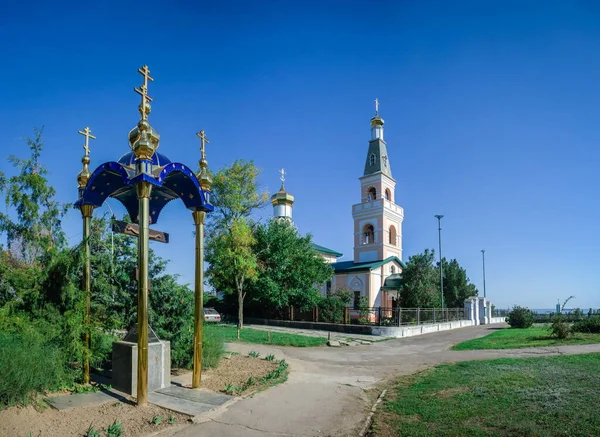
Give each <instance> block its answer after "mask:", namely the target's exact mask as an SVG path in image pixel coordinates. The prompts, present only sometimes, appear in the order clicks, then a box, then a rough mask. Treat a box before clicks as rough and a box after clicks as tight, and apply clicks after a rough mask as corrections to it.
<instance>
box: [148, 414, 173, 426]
mask: <svg viewBox="0 0 600 437" xmlns="http://www.w3.org/2000/svg"><path fill="white" fill-rule="evenodd" d="M171 417H173V416H171ZM163 419H164V417H162V416H154V417H153V418H152V420H151V421H150V423H151V424H152V425H160V424H161V423H162V421H163Z"/></svg>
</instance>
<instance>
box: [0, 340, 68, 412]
mask: <svg viewBox="0 0 600 437" xmlns="http://www.w3.org/2000/svg"><path fill="white" fill-rule="evenodd" d="M0 369H2V377H1V378H0V405H2V406H10V405H14V404H17V403H19V404H23V405H27V404H29V403H30V402H31V401H33V400H34V399H35V397H36V395H37V394H38V393H43V392H46V391H49V390H57V389H59V388H60V387H61V386H64V385H71V384H73V381H74V378H73V372H72V371H69V370H68V369H67V368H66V366H65V356H64V353H63V351H62V350H61V349H60V348H59V347H58V346H57V345H54V344H52V343H51V342H50V341H48V340H45V339H44V338H43V337H42V336H40V335H36V334H33V335H32V334H31V333H27V332H25V333H21V334H17V333H14V332H0Z"/></svg>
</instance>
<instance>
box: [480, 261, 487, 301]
mask: <svg viewBox="0 0 600 437" xmlns="http://www.w3.org/2000/svg"><path fill="white" fill-rule="evenodd" d="M481 257H482V259H483V297H484V299H485V297H486V295H485V249H481Z"/></svg>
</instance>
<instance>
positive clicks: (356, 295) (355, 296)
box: [352, 291, 360, 310]
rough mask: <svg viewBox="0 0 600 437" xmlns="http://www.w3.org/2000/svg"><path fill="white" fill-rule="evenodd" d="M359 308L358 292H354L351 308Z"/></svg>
mask: <svg viewBox="0 0 600 437" xmlns="http://www.w3.org/2000/svg"><path fill="white" fill-rule="evenodd" d="M359 307H360V291H355V292H354V302H353V305H352V308H353V309H355V310H357V309H359Z"/></svg>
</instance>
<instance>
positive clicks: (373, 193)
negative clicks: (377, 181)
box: [368, 187, 377, 202]
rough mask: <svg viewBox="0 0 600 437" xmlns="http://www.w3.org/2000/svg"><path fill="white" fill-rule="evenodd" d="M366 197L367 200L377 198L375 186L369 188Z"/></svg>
mask: <svg viewBox="0 0 600 437" xmlns="http://www.w3.org/2000/svg"><path fill="white" fill-rule="evenodd" d="M368 197H369V202H370V201H372V200H375V199H377V190H376V189H375V187H371V188H369V191H368Z"/></svg>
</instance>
